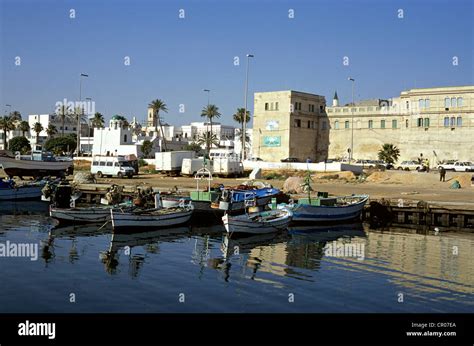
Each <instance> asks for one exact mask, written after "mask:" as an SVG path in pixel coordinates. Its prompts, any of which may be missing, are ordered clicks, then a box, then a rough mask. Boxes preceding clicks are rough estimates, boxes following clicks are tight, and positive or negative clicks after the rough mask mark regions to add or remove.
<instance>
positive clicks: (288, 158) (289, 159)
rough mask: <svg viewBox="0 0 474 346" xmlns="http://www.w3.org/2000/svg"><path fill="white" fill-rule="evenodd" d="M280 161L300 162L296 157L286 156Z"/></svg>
mask: <svg viewBox="0 0 474 346" xmlns="http://www.w3.org/2000/svg"><path fill="white" fill-rule="evenodd" d="M281 162H300V160H299V159H298V158H296V157H287V158H286V159H282V160H281Z"/></svg>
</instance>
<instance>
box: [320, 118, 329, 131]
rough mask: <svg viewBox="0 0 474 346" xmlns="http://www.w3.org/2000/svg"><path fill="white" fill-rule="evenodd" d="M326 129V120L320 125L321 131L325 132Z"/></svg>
mask: <svg viewBox="0 0 474 346" xmlns="http://www.w3.org/2000/svg"><path fill="white" fill-rule="evenodd" d="M327 128H328V124H327V123H326V120H324V121H323V123H322V125H321V129H323V130H327Z"/></svg>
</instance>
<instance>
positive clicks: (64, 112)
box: [56, 105, 71, 137]
mask: <svg viewBox="0 0 474 346" xmlns="http://www.w3.org/2000/svg"><path fill="white" fill-rule="evenodd" d="M56 115H57V116H59V118H60V119H61V136H62V137H64V126H65V122H66V118H68V117H70V116H71V113H70V111H69V109H68V107H67V106H66V105H62V106H61V107H59V111H58V112H57V113H56Z"/></svg>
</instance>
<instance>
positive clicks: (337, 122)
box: [334, 120, 339, 130]
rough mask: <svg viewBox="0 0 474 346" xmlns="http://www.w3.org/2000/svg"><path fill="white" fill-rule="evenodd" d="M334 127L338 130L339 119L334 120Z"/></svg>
mask: <svg viewBox="0 0 474 346" xmlns="http://www.w3.org/2000/svg"><path fill="white" fill-rule="evenodd" d="M334 129H336V130H339V121H337V120H336V121H335V122H334Z"/></svg>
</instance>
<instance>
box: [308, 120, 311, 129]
mask: <svg viewBox="0 0 474 346" xmlns="http://www.w3.org/2000/svg"><path fill="white" fill-rule="evenodd" d="M310 128H311V121H309V120H308V129H310Z"/></svg>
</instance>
